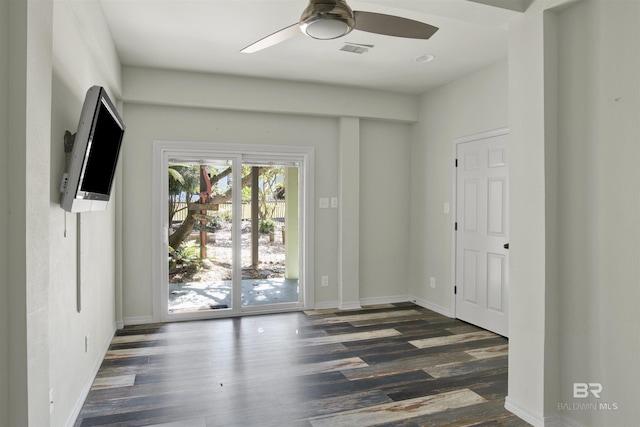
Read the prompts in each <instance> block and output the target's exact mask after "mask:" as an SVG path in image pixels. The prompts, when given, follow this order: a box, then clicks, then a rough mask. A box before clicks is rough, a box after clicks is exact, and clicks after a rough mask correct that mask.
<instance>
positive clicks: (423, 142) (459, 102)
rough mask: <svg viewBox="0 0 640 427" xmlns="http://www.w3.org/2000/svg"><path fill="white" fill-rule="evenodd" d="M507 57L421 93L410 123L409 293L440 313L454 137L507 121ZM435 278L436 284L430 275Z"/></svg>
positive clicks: (445, 294)
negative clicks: (413, 121) (416, 120)
mask: <svg viewBox="0 0 640 427" xmlns="http://www.w3.org/2000/svg"><path fill="white" fill-rule="evenodd" d="M507 80H508V79H507V61H506V60H503V61H500V62H497V63H495V64H493V65H490V66H488V67H486V68H483V69H481V70H479V71H477V72H475V73H473V74H470V75H468V76H466V77H464V78H461V79H458V80H456V81H454V82H452V83H449V84H447V85H444V86H441V87H439V88H436V89H434V90H431V91H429V92H427V93H425V94H423V95H422V96H421V98H420V110H419V115H420V121H419V123H417V124H416V125H414V129H413V136H412V145H411V153H410V157H411V162H410V165H411V167H410V170H411V176H410V182H411V184H410V195H411V204H410V206H411V235H410V238H409V239H410V240H409V242H410V248H411V249H410V260H411V262H410V275H409V283H410V286H411V287H410V289H409V292H410V294H411V295H414V296H415V297H417V298H418V300H419V301H422V302H427V303H428V304H429V305H430V306H431V307H433V308H436V309H438V310H440V311H441V312H448V313H450V312H451V310H452V308H453V307H452V304H451V286H452V278H451V270H452V262H453V260H452V259H451V243H452V242H451V239H452V237H451V236H452V234H451V227H452V218H451V214H444V203H445V202H448V203H450V206H451V207H453V202H454V201H453V200H452V198H453V189H452V185H453V183H452V178H453V172H452V170H453V162H454V159H453V140H454V138H457V137H460V136H466V135H471V134H475V133H479V132H483V131H487V130H492V129H497V128H502V127H506V126H508V105H507ZM430 277H435V278H436V288H435V289H432V288H430V287H429V278H430Z"/></svg>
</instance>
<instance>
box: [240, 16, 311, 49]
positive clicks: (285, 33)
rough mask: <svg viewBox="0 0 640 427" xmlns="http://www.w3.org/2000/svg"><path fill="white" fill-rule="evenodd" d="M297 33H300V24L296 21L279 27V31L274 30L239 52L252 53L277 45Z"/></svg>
mask: <svg viewBox="0 0 640 427" xmlns="http://www.w3.org/2000/svg"><path fill="white" fill-rule="evenodd" d="M299 34H302V32H301V31H300V24H298V23H297V22H296V23H295V24H293V25H290V26H288V27H286V28H283V29H281V30H280V31H276V32H275V33H273V34H270V35H268V36H267V37H265V38H262V39H260V40H258V41H257V42H255V43H253V44H250V45H249V46H247V47H245V48H244V49H242V50H241V51H240V52H243V53H254V52H257V51H259V50H262V49H266V48H268V47H271V46H274V45H277V44H278V43H281V42H283V41H285V40H287V39H290V38H291V37H295V36H297V35H299Z"/></svg>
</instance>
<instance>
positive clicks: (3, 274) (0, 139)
mask: <svg viewBox="0 0 640 427" xmlns="http://www.w3.org/2000/svg"><path fill="white" fill-rule="evenodd" d="M8 48H9V2H6V1H3V2H0V200H3V201H6V200H8V198H9V187H8V183H9V182H10V181H9V162H8V157H9V139H8V132H7V125H8V122H7V118H8V114H9V113H8V111H9V110H8V109H9V94H8V91H9V66H8V64H9V49H8ZM8 223H9V204H8V203H5V202H2V203H0V224H8ZM8 251H9V245H0V294H2V295H9V274H8V271H7V270H8V263H7V259H8V258H9V252H8ZM8 426H9V298H0V427H8Z"/></svg>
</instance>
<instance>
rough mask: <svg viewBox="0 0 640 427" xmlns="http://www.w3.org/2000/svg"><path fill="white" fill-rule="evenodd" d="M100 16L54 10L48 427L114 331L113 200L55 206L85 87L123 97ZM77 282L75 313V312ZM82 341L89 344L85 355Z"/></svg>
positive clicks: (74, 404)
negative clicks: (81, 209)
mask: <svg viewBox="0 0 640 427" xmlns="http://www.w3.org/2000/svg"><path fill="white" fill-rule="evenodd" d="M96 7H97V8H96ZM100 12H101V10H100V8H99V4H97V3H93V2H72V1H63V0H58V1H56V2H55V4H54V13H53V55H54V57H53V67H52V108H51V132H50V154H51V158H50V169H49V170H48V173H49V175H50V185H49V193H48V202H49V203H48V222H49V245H48V252H49V265H50V272H49V337H50V340H51V342H52V343H55V345H52V347H51V351H50V353H49V366H50V371H49V386H50V388H51V389H53V390H54V409H53V412H52V413H51V415H50V423H51V425H52V426H53V425H56V426H58V425H59V426H63V425H65V424H67V425H68V424H69V423H70V422H73V421H74V417H75V415H76V414H77V412H78V411H79V409H80V406H79V405H81V404H82V402H83V399H84V397H85V395H86V392H87V391H88V388H87V387H88V386H89V385H90V381H91V380H92V379H93V375H94V374H95V372H96V371H97V368H98V366H99V364H100V363H101V361H102V358H103V356H104V352H105V350H106V348H107V345H108V344H109V342H110V340H111V338H112V337H113V333H114V331H115V305H114V301H115V252H116V250H115V238H116V237H115V203H114V202H113V199H112V202H110V203H109V206H108V208H107V210H106V211H104V212H91V213H83V214H71V213H65V212H64V211H63V210H62V209H61V208H60V206H59V201H60V193H59V186H60V179H61V177H62V174H63V173H64V171H65V170H66V159H65V153H64V149H63V135H64V131H65V130H69V131H70V132H72V133H73V132H75V131H76V127H77V125H78V119H79V117H80V109H81V107H82V103H83V101H84V97H85V94H86V91H87V89H89V87H90V86H92V85H96V84H97V85H101V86H104V87H106V88H107V90H108V91H109V93H110V95H111V97H112V99H114V100H115V97H116V96H117V95H118V94H119V92H120V87H119V76H120V64H119V62H118V61H117V59H114V58H115V56H114V55H109V52H115V50H114V48H113V44H112V42H111V39H110V35H109V33H108V31H106V26H105V24H104V21H103V18H102V15H101V13H100ZM112 197H114V198H115V194H112ZM79 220H80V224H81V225H80V239H81V243H80V244H79V245H78V243H77V238H78V221H79ZM79 250H81V260H80V263H81V264H80V266H81V271H82V273H81V276H80V277H78V276H77V263H78V251H79ZM79 281H80V286H81V295H82V300H81V302H82V304H81V311H80V312H78V311H77V305H76V296H77V293H76V292H77V286H78V282H79ZM85 336H88V337H89V346H88V351H87V352H85V347H84V343H85V342H84V340H85Z"/></svg>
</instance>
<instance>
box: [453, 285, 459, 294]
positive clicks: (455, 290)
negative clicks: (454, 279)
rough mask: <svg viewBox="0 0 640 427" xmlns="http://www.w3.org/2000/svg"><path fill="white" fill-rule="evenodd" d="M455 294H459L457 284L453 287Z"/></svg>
mask: <svg viewBox="0 0 640 427" xmlns="http://www.w3.org/2000/svg"><path fill="white" fill-rule="evenodd" d="M453 294H454V295H458V287H457V286H454V287H453Z"/></svg>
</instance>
